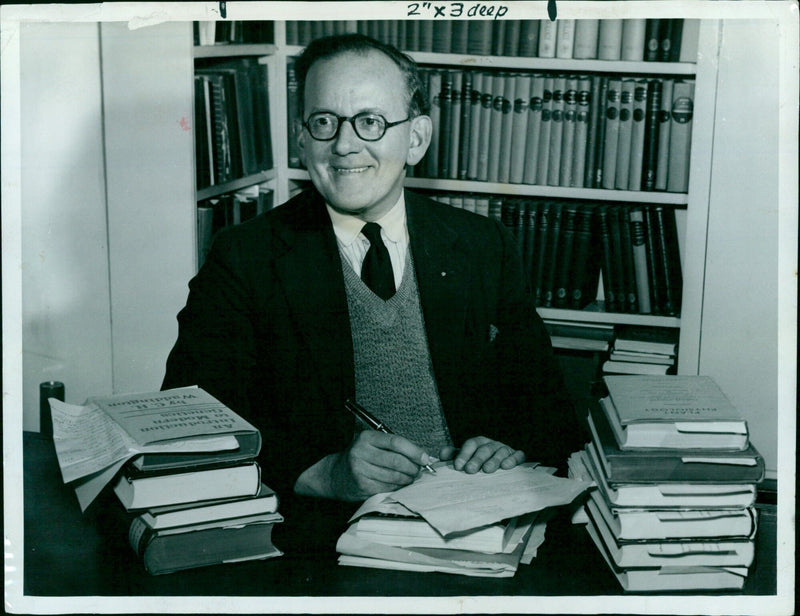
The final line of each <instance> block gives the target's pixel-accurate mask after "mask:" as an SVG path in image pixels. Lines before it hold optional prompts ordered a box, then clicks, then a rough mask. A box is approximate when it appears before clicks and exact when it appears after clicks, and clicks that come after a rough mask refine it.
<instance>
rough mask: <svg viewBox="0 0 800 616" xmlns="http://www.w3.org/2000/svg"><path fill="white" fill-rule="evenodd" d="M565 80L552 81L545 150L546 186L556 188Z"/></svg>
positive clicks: (558, 172) (562, 129)
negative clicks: (551, 104) (548, 139)
mask: <svg viewBox="0 0 800 616" xmlns="http://www.w3.org/2000/svg"><path fill="white" fill-rule="evenodd" d="M566 89H567V79H566V76H564V75H557V76H556V77H555V78H554V79H553V106H552V112H551V114H550V146H549V148H548V150H547V158H548V163H547V182H546V183H547V184H548V185H549V186H558V180H559V177H560V173H561V146H562V142H563V138H564V93H565V92H566Z"/></svg>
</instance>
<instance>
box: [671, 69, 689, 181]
mask: <svg viewBox="0 0 800 616" xmlns="http://www.w3.org/2000/svg"><path fill="white" fill-rule="evenodd" d="M693 116H694V82H691V81H676V82H675V84H674V86H673V90H672V112H671V119H672V125H671V126H670V136H669V170H668V172H667V190H668V191H669V192H686V191H688V190H689V158H690V154H691V145H692V118H693Z"/></svg>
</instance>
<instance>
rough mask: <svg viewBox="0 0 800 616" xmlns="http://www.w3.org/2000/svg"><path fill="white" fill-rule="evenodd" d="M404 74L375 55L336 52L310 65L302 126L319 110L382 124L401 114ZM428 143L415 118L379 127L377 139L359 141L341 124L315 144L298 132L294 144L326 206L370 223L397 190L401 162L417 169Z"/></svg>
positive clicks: (423, 123)
mask: <svg viewBox="0 0 800 616" xmlns="http://www.w3.org/2000/svg"><path fill="white" fill-rule="evenodd" d="M406 98H407V93H406V87H405V81H404V78H403V75H402V73H401V71H400V69H399V68H398V67H397V65H395V64H394V62H392V60H391V59H389V58H388V57H386V56H384V55H383V54H382V53H380V52H377V51H370V52H369V53H367V54H357V53H351V52H347V53H343V54H339V55H337V56H334V57H332V58H327V59H325V60H320V61H317V62H315V63H314V64H313V65H312V66H311V69H310V70H309V71H308V75H307V77H306V86H305V100H304V110H303V121H305V120H307V119H308V117H309V116H310V115H311V114H312V113H317V112H321V111H326V112H330V113H334V114H336V115H337V116H345V117H352V116H354V115H355V114H357V113H361V112H364V111H368V112H370V113H375V114H379V115H382V116H383V117H384V118H386V121H387V122H397V121H399V120H404V119H405V118H406V117H408V108H407V104H406ZM429 142H430V119H429V118H428V117H427V116H420V117H417V118H414V119H413V120H411V121H410V122H405V123H403V124H399V125H397V126H393V127H391V128H388V129H387V130H386V134H384V136H383V138H381V139H380V140H379V141H363V140H362V139H360V138H359V137H358V136H357V135H356V134H355V132H354V131H353V126H352V124H350V123H349V122H342V124H341V126H340V127H339V134H338V135H337V136H336V138H335V139H333V140H331V141H317V140H315V139H314V138H312V137H311V135H310V134H309V133H308V131H307V130H306V129H305V128H303V129H301V131H300V136H299V144H300V152H301V157H302V158H303V162H305V164H306V167H307V168H308V172H309V175H310V176H311V181H312V182H313V183H314V186H316V188H317V190H319V192H320V193H321V194H322V196H323V197H324V198H325V200H326V201H327V202H328V204H329V205H331V207H333V208H334V209H337V210H339V211H341V212H344V213H350V214H353V215H355V216H358V217H360V218H362V219H364V220H377V219H378V218H380V217H381V216H382V215H383V214H385V213H386V212H387V211H389V210H390V209H391V207H392V206H393V205H394V204H395V203H396V202H397V199H398V198H399V197H400V193H401V191H402V190H403V178H404V176H405V165H406V164H407V163H408V164H416V163H417V162H419V160H420V159H421V158H422V156H423V155H424V154H425V150H426V148H427V146H428V143H429Z"/></svg>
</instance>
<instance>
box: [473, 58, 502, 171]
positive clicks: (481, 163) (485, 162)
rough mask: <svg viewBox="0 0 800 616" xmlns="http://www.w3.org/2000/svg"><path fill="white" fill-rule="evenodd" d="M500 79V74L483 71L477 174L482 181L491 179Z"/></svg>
mask: <svg viewBox="0 0 800 616" xmlns="http://www.w3.org/2000/svg"><path fill="white" fill-rule="evenodd" d="M499 80H500V76H499V75H494V74H492V73H483V86H482V93H481V113H480V119H481V121H480V135H479V147H478V175H477V179H478V180H480V181H482V182H485V181H487V180H488V179H489V147H490V145H489V144H490V142H491V140H492V128H493V127H492V118H493V116H494V91H495V81H499Z"/></svg>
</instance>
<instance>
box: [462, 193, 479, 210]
mask: <svg viewBox="0 0 800 616" xmlns="http://www.w3.org/2000/svg"><path fill="white" fill-rule="evenodd" d="M462 202H463V204H464V209H465V210H467V211H468V212H477V211H478V203H477V200H476V199H475V195H464V197H463V201H462Z"/></svg>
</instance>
